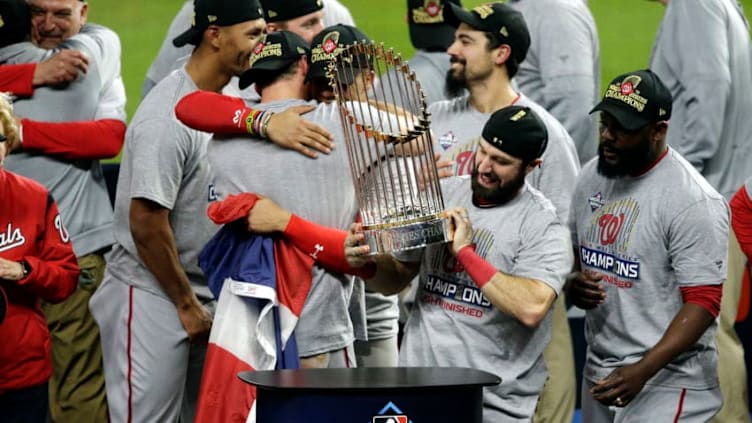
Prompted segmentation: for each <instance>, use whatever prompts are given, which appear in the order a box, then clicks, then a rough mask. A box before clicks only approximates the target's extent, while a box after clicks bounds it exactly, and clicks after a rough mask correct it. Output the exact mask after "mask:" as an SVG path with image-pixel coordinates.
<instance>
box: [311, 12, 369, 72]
mask: <svg viewBox="0 0 752 423" xmlns="http://www.w3.org/2000/svg"><path fill="white" fill-rule="evenodd" d="M371 42H372V41H371V39H370V38H369V37H368V36H367V35H366V34H364V33H363V31H361V30H359V29H358V28H355V27H354V26H350V25H343V24H339V25H332V26H330V27H328V28H324V30H323V31H321V32H320V33H319V34H318V35H316V36H315V37H314V38H313V40H312V41H311V52H310V54H309V55H308V65H309V66H308V75H307V76H306V81H310V80H311V79H313V78H320V77H325V76H326V72H327V65H328V64H329V62H330V61H332V60H334V58H335V57H337V55H338V54H340V53H341V52H342V50H344V49H346V48H347V47H349V46H351V45H353V44H355V43H362V44H368V43H371ZM353 62H354V63H352V65H353V67H365V68H370V60H369V59H368V58H367V57H362V56H360V57H358V56H356V60H354V61H353ZM340 75H342V76H343V77H344V78H345V79H348V78H349V79H351V72H340ZM344 82H345V83H346V84H350V83H352V81H351V80H345V81H344Z"/></svg>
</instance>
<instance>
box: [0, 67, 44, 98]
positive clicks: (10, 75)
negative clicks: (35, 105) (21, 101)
mask: <svg viewBox="0 0 752 423" xmlns="http://www.w3.org/2000/svg"><path fill="white" fill-rule="evenodd" d="M36 68H37V65H36V63H25V64H21V65H2V66H0V91H3V92H11V93H13V95H15V96H17V97H29V96H31V95H32V94H34V85H33V84H34V71H35V70H36Z"/></svg>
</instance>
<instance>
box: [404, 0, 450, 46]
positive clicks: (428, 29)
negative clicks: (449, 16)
mask: <svg viewBox="0 0 752 423" xmlns="http://www.w3.org/2000/svg"><path fill="white" fill-rule="evenodd" d="M449 3H453V4H456V5H458V6H459V5H461V3H460V0H407V24H408V25H407V26H408V29H409V30H410V41H412V43H413V47H415V48H419V49H423V50H428V51H444V50H446V49H447V48H449V46H450V45H452V43H453V42H454V27H453V26H451V25H449V24H447V23H446V22H445V21H444V8H446V7H447V4H449Z"/></svg>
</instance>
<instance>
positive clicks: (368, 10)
mask: <svg viewBox="0 0 752 423" xmlns="http://www.w3.org/2000/svg"><path fill="white" fill-rule="evenodd" d="M528 1H536V0H528ZM674 1H690V0H674ZM343 3H344V4H345V5H347V6H348V7H349V8H350V11H351V12H352V14H353V17H354V18H355V22H356V23H357V24H358V26H360V27H361V28H362V29H363V30H364V31H365V32H366V33H367V34H368V35H370V36H371V37H372V38H373V39H374V40H376V41H380V42H383V43H384V44H385V45H387V46H392V47H394V49H395V50H396V51H400V52H402V53H403V54H404V55H405V56H407V57H409V56H410V54H411V53H412V51H413V49H412V47H411V46H410V41H409V38H408V35H407V24H406V23H405V16H406V15H405V13H406V12H405V3H406V2H405V0H376V1H371V0H368V1H367V0H344V1H343ZM480 3H483V1H479V0H468V1H465V2H464V3H463V4H464V5H465V6H466V7H471V6H475V5H477V4H480ZM742 3H743V4H744V5H745V11H746V12H747V16H750V13H749V12H750V10H752V0H745V1H743V2H742ZM89 4H90V12H89V13H90V20H91V21H92V22H97V23H101V24H103V25H107V26H109V27H111V28H113V29H114V30H116V31H117V32H118V34H120V38H121V40H122V44H123V78H124V80H125V86H126V92H127V94H128V107H127V110H128V116H129V118H130V117H131V116H133V113H134V112H135V110H136V107H137V106H138V102H139V100H140V97H141V84H142V82H143V78H144V75H145V74H146V70H147V69H148V67H149V64H150V63H151V61H152V59H153V58H154V56H155V55H156V53H157V50H158V49H159V46H160V44H161V42H162V39H163V38H164V35H165V32H166V31H167V27H168V25H169V24H170V22H171V21H172V18H173V16H174V15H175V13H176V12H177V10H178V9H179V8H180V5H182V4H183V0H128V1H116V0H89ZM589 4H590V7H591V9H592V11H593V15H594V16H595V20H596V24H597V25H598V31H599V33H600V41H601V46H600V47H601V66H602V69H603V70H602V75H603V79H604V80H609V79H610V78H612V77H613V76H615V75H617V74H619V73H621V72H624V71H628V70H631V69H637V68H640V67H645V66H647V64H648V58H649V55H650V48H651V45H652V42H653V38H654V36H655V31H656V29H657V27H658V22H659V21H660V18H661V15H662V13H663V6H662V5H661V4H659V3H658V2H655V1H648V0H590V1H589ZM698 24H701V23H698ZM700 57H702V56H701V54H698V58H700Z"/></svg>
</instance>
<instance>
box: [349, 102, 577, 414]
mask: <svg viewBox="0 0 752 423" xmlns="http://www.w3.org/2000/svg"><path fill="white" fill-rule="evenodd" d="M482 134H483V135H482V139H481V140H480V141H479V146H478V148H477V150H476V152H475V154H474V158H473V160H474V161H475V168H474V169H475V170H474V171H473V173H472V175H470V176H463V177H451V178H448V179H444V180H442V191H443V193H444V199H445V202H446V205H447V206H448V207H449V209H448V210H450V215H451V219H452V223H453V225H454V240H453V241H452V242H451V243H450V244H448V245H447V244H434V245H430V246H428V247H426V248H425V249H424V251H418V252H417V255H416V254H415V253H402V254H395V255H394V256H392V255H386V256H378V257H377V258H376V259H375V274H374V276H373V277H372V278H367V279H366V283H367V285H368V286H370V287H371V289H375V290H378V291H381V292H385V293H393V292H398V291H399V290H400V289H402V288H403V287H404V286H405V284H407V283H408V282H409V281H410V280H411V279H412V278H413V276H414V275H415V274H416V273H417V272H418V270H420V272H419V274H420V286H419V289H418V295H417V298H416V303H415V306H414V308H413V310H412V312H411V314H410V318H409V320H408V321H407V325H406V327H405V333H404V338H403V341H402V347H401V349H400V360H399V363H400V365H401V366H458V367H471V368H476V369H480V370H485V371H488V372H491V373H494V374H497V375H499V376H500V377H501V380H502V383H501V384H500V385H499V386H496V387H492V388H487V389H485V390H484V393H483V421H484V422H487V423H491V422H529V421H530V419H531V418H532V416H533V412H534V410H535V406H536V403H537V401H538V395H539V393H540V391H541V389H542V387H543V384H544V382H545V380H546V369H545V364H544V362H543V349H544V348H545V345H546V344H547V343H548V341H549V339H550V335H551V332H550V331H551V320H552V314H553V313H552V311H551V307H552V305H553V303H554V301H555V299H556V296H557V295H558V293H559V291H560V290H561V287H562V285H563V282H564V276H565V275H566V273H567V272H568V270H569V266H570V265H571V264H572V252H571V245H570V243H569V241H568V239H567V235H566V229H565V228H564V227H563V226H562V225H561V223H559V220H558V218H557V215H556V211H555V209H554V207H553V205H552V204H551V202H549V201H548V200H547V199H545V197H544V196H543V195H542V194H541V193H540V192H539V191H537V190H536V189H534V188H532V186H531V185H530V183H529V182H527V181H526V178H525V176H526V174H528V173H530V172H534V171H537V170H535V168H536V167H537V166H538V165H539V164H540V156H541V154H543V151H544V150H545V149H546V143H547V133H546V127H545V125H544V123H543V122H542V120H541V119H539V118H538V117H537V116H536V114H535V112H534V111H532V109H530V108H527V107H521V106H507V107H504V108H502V109H500V110H498V111H496V112H494V113H493V114H492V115H491V117H490V118H489V121H488V122H487V123H486V125H485V126H484V128H483V130H482ZM471 222H472V225H471ZM362 239H363V235H362V233H360V232H358V231H357V230H356V231H354V232H353V233H352V235H351V236H350V237H348V239H347V241H346V243H345V246H346V248H345V253H346V256H347V257H348V260H349V263H350V264H351V265H353V266H357V265H359V264H364V263H367V260H368V259H365V258H364V256H363V255H364V254H367V252H368V247H367V246H360V245H359V243H360V242H361V241H362ZM416 259H417V261H416Z"/></svg>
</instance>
